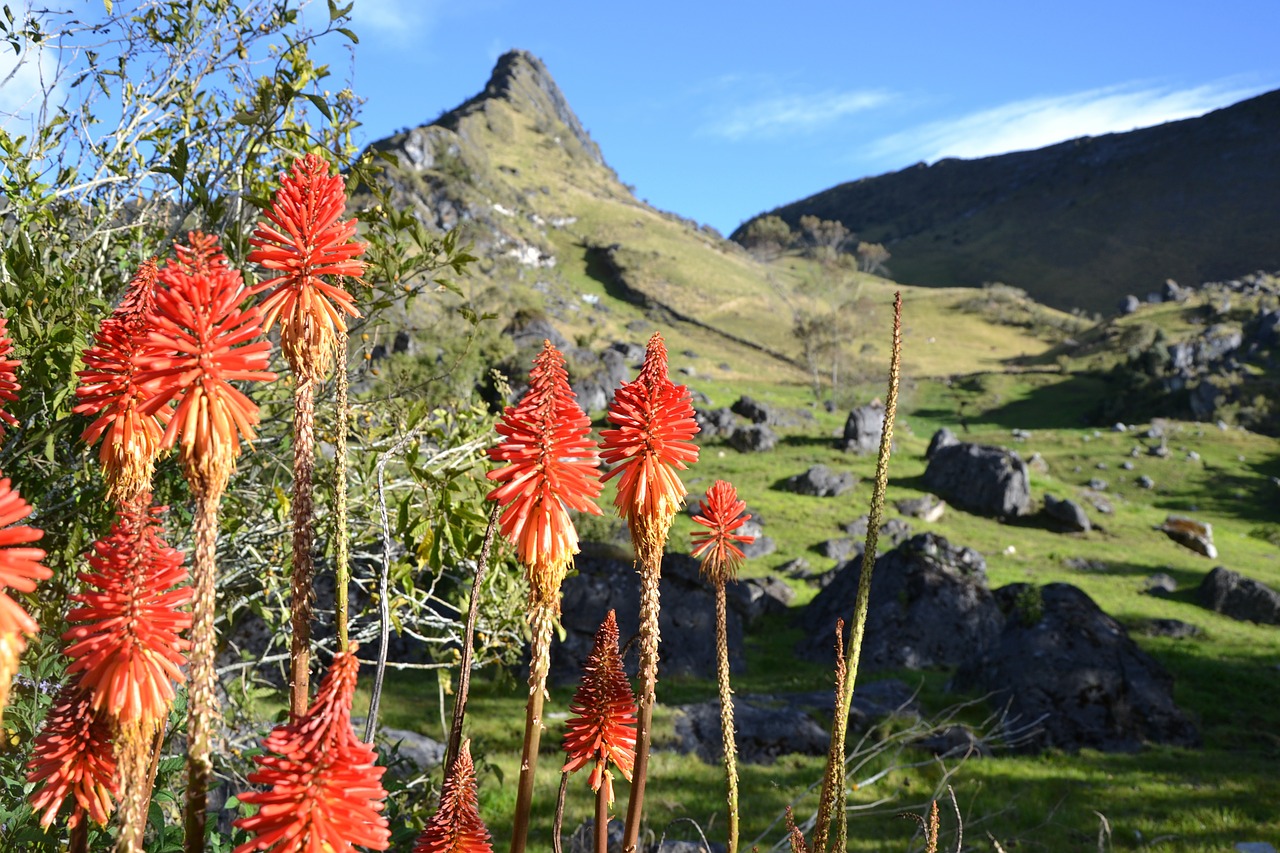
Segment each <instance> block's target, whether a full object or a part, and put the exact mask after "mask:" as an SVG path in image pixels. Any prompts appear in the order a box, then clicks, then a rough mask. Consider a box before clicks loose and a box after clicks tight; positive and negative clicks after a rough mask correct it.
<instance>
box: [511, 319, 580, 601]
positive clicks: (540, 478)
mask: <svg viewBox="0 0 1280 853" xmlns="http://www.w3.org/2000/svg"><path fill="white" fill-rule="evenodd" d="M497 429H498V434H499V435H501V436H502V439H503V440H502V442H501V443H500V444H499V445H498V446H497V447H492V448H490V449H489V456H490V458H492V459H494V460H495V461H499V462H506V463H508V464H507V466H506V467H504V468H499V469H497V470H495V471H490V472H489V473H488V475H487V476H488V478H489V479H490V480H494V481H497V482H499V483H501V484H502V485H500V486H498V487H497V488H495V489H494V490H493V491H491V492H490V493H489V494H488V498H489V500H495V501H497V502H498V503H499V505H500V506H502V507H503V513H502V516H501V518H500V526H501V529H502V533H503V535H504V536H506V537H507V539H509V540H510V541H511V542H513V543H515V546H516V553H517V556H518V557H519V560H520V562H521V564H522V565H524V566H525V567H526V568H527V569H528V570H529V579H530V586H531V587H532V591H531V594H534V595H536V596H538V600H539V601H541V602H542V603H543V604H546V605H549V606H552V607H554V608H555V609H556V611H557V612H558V611H559V605H558V598H557V593H558V592H559V590H560V581H561V580H563V578H564V574H565V571H566V569H567V568H568V565H569V563H570V561H571V560H572V559H573V555H574V554H576V553H578V534H577V531H576V530H575V529H574V525H573V520H572V519H571V518H570V517H569V512H568V511H569V510H571V509H573V510H577V511H578V512H589V513H592V514H594V515H599V514H600V508H599V507H597V506H596V504H595V498H597V497H599V495H600V488H601V487H600V481H599V479H598V476H599V466H600V460H599V458H598V457H597V455H596V448H595V444H594V442H592V441H591V440H590V438H588V434H589V433H590V431H591V421H590V419H588V418H587V416H586V414H585V413H584V412H583V411H582V408H581V407H580V406H579V405H578V403H577V400H576V398H575V396H574V393H573V391H572V390H570V388H569V375H568V373H567V372H566V371H565V367H564V356H563V355H561V354H560V351H559V350H557V349H556V348H555V347H554V346H552V344H551V342H550V341H544V342H543V347H542V352H541V353H539V354H538V356H537V357H536V358H535V359H534V361H533V369H532V370H531V371H530V372H529V390H528V392H527V393H526V394H525V395H524V397H523V398H522V399H521V400H520V403H519V405H516V406H508V407H507V409H506V411H505V412H504V413H503V415H502V420H501V421H500V422H499V423H498V427H497Z"/></svg>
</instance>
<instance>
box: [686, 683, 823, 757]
mask: <svg viewBox="0 0 1280 853" xmlns="http://www.w3.org/2000/svg"><path fill="white" fill-rule="evenodd" d="M733 724H734V728H736V729H737V730H738V731H737V740H738V758H739V760H741V761H743V762H745V763H747V764H772V763H773V762H774V761H775V760H776V759H777V758H778V756H780V755H793V754H798V755H825V754H826V752H827V746H828V745H829V744H830V737H829V735H828V734H827V732H826V730H825V729H823V728H822V726H820V725H818V724H817V723H816V722H815V721H814V719H813V718H812V717H810V716H809V715H808V714H807V713H805V712H804V711H803V710H801V709H799V708H796V707H789V706H785V705H784V706H781V707H771V706H770V705H768V704H765V703H764V702H760V701H753V699H752V698H751V697H747V696H738V697H736V698H735V699H734V701H733ZM675 729H676V737H677V738H678V739H679V749H680V751H681V752H684V753H686V754H687V753H691V752H692V753H695V754H696V755H697V756H698V757H699V758H701V759H702V760H703V761H706V762H708V763H712V762H718V761H720V757H721V755H722V754H723V745H724V741H723V736H722V735H721V728H720V702H719V701H717V700H712V701H710V702H699V703H698V704H695V705H679V706H677V708H676V717H675Z"/></svg>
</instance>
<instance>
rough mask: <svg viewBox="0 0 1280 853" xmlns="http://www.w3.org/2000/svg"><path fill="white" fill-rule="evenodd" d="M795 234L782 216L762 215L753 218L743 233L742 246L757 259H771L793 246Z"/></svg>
mask: <svg viewBox="0 0 1280 853" xmlns="http://www.w3.org/2000/svg"><path fill="white" fill-rule="evenodd" d="M794 241H795V235H794V234H793V233H792V232H791V226H789V225H787V223H785V222H783V221H782V217H780V216H762V217H760V218H759V219H756V220H753V221H752V222H751V224H750V225H748V226H747V229H746V231H744V232H743V234H742V246H743V248H745V249H746V250H747V251H748V252H750V253H751V254H752V256H754V257H755V258H756V259H757V260H761V261H771V260H773V259H774V258H776V257H778V255H781V254H782V252H783V250H785V249H788V248H790V247H791V244H792V243H793V242H794Z"/></svg>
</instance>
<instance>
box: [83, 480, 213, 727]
mask: <svg viewBox="0 0 1280 853" xmlns="http://www.w3.org/2000/svg"><path fill="white" fill-rule="evenodd" d="M149 503H150V495H146V496H145V497H144V499H143V500H140V501H139V502H137V503H134V504H132V505H129V506H126V507H124V508H123V509H122V510H121V511H120V514H119V517H118V518H117V520H116V523H115V524H114V525H113V526H112V528H111V532H110V534H108V535H107V536H106V537H105V538H103V539H100V540H98V541H97V542H95V543H94V544H93V553H92V554H91V555H90V556H89V567H90V569H91V571H88V572H81V573H80V580H81V581H83V582H84V585H85V591H84V592H81V593H79V594H77V595H73V596H71V599H72V600H73V601H75V602H77V603H79V604H80V605H81V606H80V607H78V608H75V609H73V610H72V611H71V612H69V613H68V614H67V619H68V621H71V622H84V623H86V624H84V625H79V626H76V627H74V628H72V629H71V630H70V631H68V632H67V633H65V634H63V635H62V639H63V640H65V641H67V642H68V643H70V644H71V645H70V646H69V647H68V648H67V650H66V655H67V657H69V658H71V659H72V660H73V661H74V663H72V664H71V666H70V667H69V668H68V670H67V671H68V672H79V673H81V676H80V683H81V686H82V687H83V689H84V690H85V691H87V692H88V693H89V695H90V698H91V701H92V704H93V707H94V709H95V710H97V711H100V712H105V713H106V714H108V715H109V716H111V717H112V718H114V719H115V720H116V722H117V724H118V725H119V726H120V727H121V728H125V727H128V728H130V729H133V728H134V727H137V728H140V729H142V730H143V731H144V732H152V731H155V729H156V728H157V727H159V725H160V724H161V723H163V722H164V720H165V718H166V717H167V716H168V714H169V707H170V706H171V705H172V704H173V695H174V692H173V685H174V684H175V683H181V682H182V681H184V680H185V676H184V675H183V674H182V671H181V667H182V666H184V665H185V664H186V658H185V657H184V656H183V654H182V653H183V652H185V651H186V650H187V649H189V648H190V647H191V643H190V642H189V641H188V640H185V639H183V638H182V637H180V636H179V634H180V632H182V631H186V630H188V629H190V627H191V614H189V613H185V612H183V611H181V610H180V609H179V608H181V607H184V606H185V605H187V604H189V603H190V602H191V596H192V591H191V588H190V587H187V586H179V585H180V584H185V583H186V580H187V571H186V569H185V568H184V567H183V565H182V554H180V553H179V552H178V551H177V550H175V549H173V548H170V547H169V544H168V543H167V542H165V540H164V539H163V538H162V537H161V535H160V533H161V529H160V524H161V522H160V518H161V514H162V513H163V512H164V510H165V507H149V506H148V504H149ZM175 587H176V588H175Z"/></svg>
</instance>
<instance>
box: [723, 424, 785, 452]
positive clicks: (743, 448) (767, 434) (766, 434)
mask: <svg viewBox="0 0 1280 853" xmlns="http://www.w3.org/2000/svg"><path fill="white" fill-rule="evenodd" d="M777 444H778V436H777V434H775V433H774V431H773V430H771V429H770V428H769V427H768V426H766V425H765V424H752V425H751V426H745V427H738V428H737V429H735V430H734V431H733V432H732V433H730V435H729V445H730V446H731V447H732V448H733V449H734V450H736V451H738V452H739V453H760V452H763V451H765V450H773V448H774V447H775V446H777Z"/></svg>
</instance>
